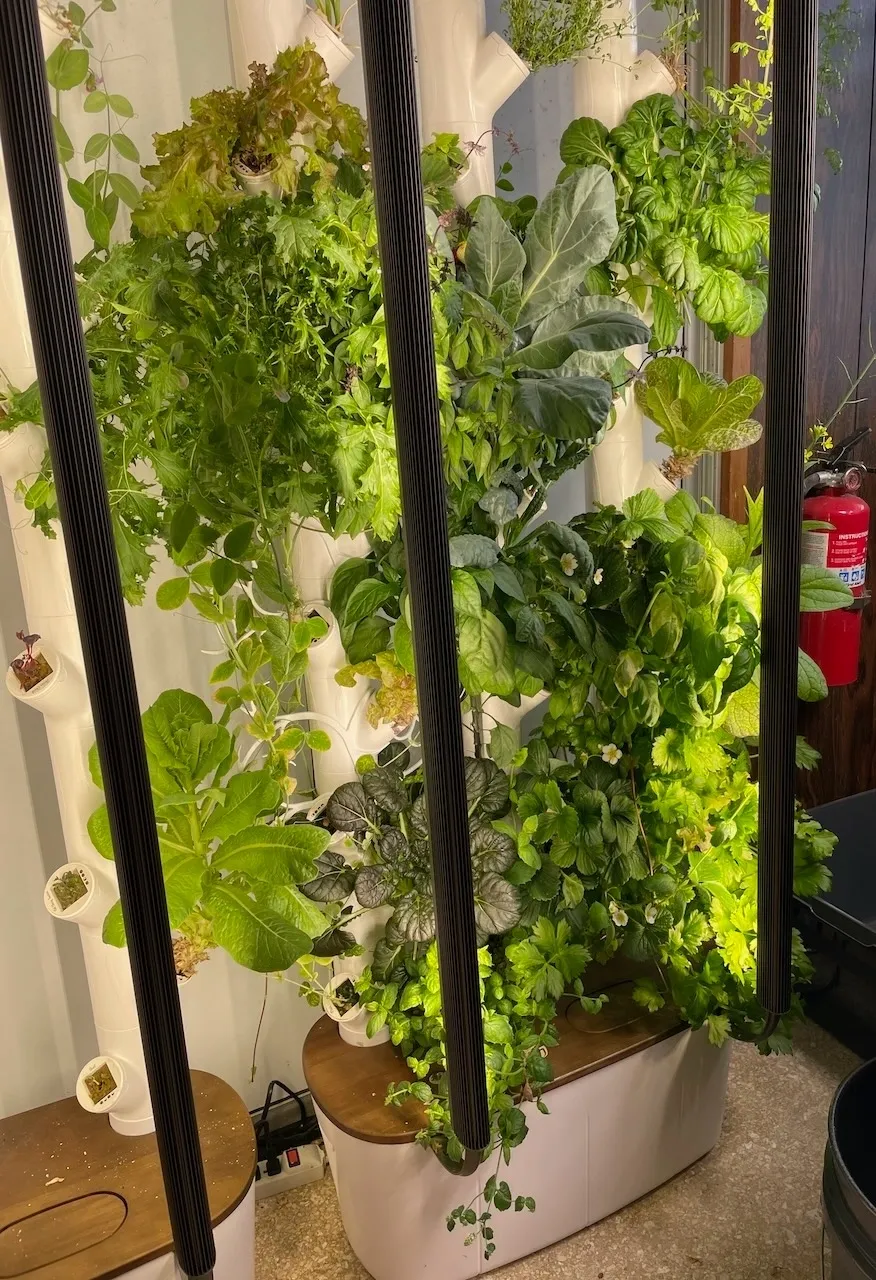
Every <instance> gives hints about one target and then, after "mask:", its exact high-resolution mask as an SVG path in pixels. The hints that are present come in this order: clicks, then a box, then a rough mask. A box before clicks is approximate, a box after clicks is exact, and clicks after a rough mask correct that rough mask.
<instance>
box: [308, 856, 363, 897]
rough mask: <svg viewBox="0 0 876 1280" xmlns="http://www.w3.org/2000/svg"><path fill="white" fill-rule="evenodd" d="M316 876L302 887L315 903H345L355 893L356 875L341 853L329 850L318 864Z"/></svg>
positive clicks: (320, 858) (319, 859)
mask: <svg viewBox="0 0 876 1280" xmlns="http://www.w3.org/2000/svg"><path fill="white" fill-rule="evenodd" d="M316 872H317V874H316V876H315V878H314V879H313V880H309V881H308V882H307V883H306V884H304V885H302V886H301V892H302V893H304V894H306V895H307V897H308V898H311V899H312V900H313V901H314V902H345V901H346V900H347V898H349V896H350V894H351V893H352V892H353V887H354V885H355V883H356V873H355V871H354V870H353V868H352V867H351V866H349V865H348V864H347V862H346V861H345V860H344V858H343V857H342V856H341V854H339V853H335V852H334V851H333V850H331V849H328V850H326V852H325V853H324V854H322V855H321V856H320V857H319V858H318V859H317V862H316Z"/></svg>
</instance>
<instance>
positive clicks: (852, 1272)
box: [822, 1060, 876, 1280]
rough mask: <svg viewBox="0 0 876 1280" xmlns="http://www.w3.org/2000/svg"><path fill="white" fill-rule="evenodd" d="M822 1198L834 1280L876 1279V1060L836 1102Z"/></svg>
mask: <svg viewBox="0 0 876 1280" xmlns="http://www.w3.org/2000/svg"><path fill="white" fill-rule="evenodd" d="M822 1197H823V1199H822V1204H823V1210H824V1224H825V1229H826V1231H827V1234H828V1238H829V1240H830V1245H831V1257H832V1262H833V1265H832V1270H831V1280H876V1060H874V1061H873V1062H866V1063H864V1065H863V1066H862V1067H858V1069H857V1071H854V1072H853V1073H852V1074H851V1075H850V1076H849V1078H848V1079H847V1080H845V1081H844V1082H843V1084H841V1085H840V1087H839V1089H838V1090H837V1093H836V1097H835V1098H834V1100H833V1103H832V1104H831V1108H830V1116H829V1118H828V1132H827V1151H826V1152H825V1156H824V1179H823V1183H822Z"/></svg>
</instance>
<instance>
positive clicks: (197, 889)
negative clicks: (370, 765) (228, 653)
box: [88, 689, 332, 973]
mask: <svg viewBox="0 0 876 1280" xmlns="http://www.w3.org/2000/svg"><path fill="white" fill-rule="evenodd" d="M225 719H226V718H223V720H220V721H216V720H214V718H213V716H212V714H211V712H210V710H209V708H208V707H207V706H206V704H205V703H204V702H202V701H201V699H200V698H198V697H196V696H195V695H194V694H191V693H186V692H185V691H184V690H182V689H171V690H168V691H167V692H166V693H163V694H161V696H160V697H159V698H158V699H157V701H156V702H154V703H153V705H152V706H151V707H150V708H149V709H148V711H146V712H144V714H143V736H144V739H145V742H146V755H147V762H148V765H149V777H150V781H151V784H152V796H153V800H154V803H155V812H156V821H157V823H158V840H159V846H160V849H161V862H162V869H163V871H164V886H165V892H166V894H167V905H168V913H169V918H170V926H171V928H172V929H174V930H176V931H177V933H178V942H177V950H178V953H179V954H181V955H182V956H184V957H185V964H186V967H187V969H188V970H189V971H190V970H191V968H192V967H193V959H194V963H195V964H196V963H197V961H198V960H200V959H203V958H204V957H206V955H207V954H208V952H209V950H210V949H211V948H212V947H217V946H218V947H222V948H224V950H226V951H227V952H228V954H229V955H230V956H231V958H232V959H233V960H235V961H236V962H237V963H238V964H241V965H243V966H244V967H245V968H247V969H254V970H255V971H256V972H257V973H273V972H278V971H282V970H284V969H288V968H289V967H290V966H291V965H292V964H294V963H295V961H296V960H298V959H300V958H301V957H302V956H305V955H308V954H310V953H312V952H313V949H314V946H315V945H316V942H317V940H318V939H320V938H321V937H323V935H325V934H328V933H329V932H330V930H331V927H332V914H330V913H331V912H332V909H331V908H328V909H327V911H323V910H321V909H320V908H318V907H317V906H316V905H315V904H314V902H313V901H312V900H311V899H310V898H308V897H307V896H305V894H304V893H303V892H302V886H303V885H305V884H306V883H307V882H308V881H310V880H312V879H313V878H314V876H315V875H316V869H317V860H318V859H319V857H320V856H321V855H322V854H323V853H324V851H325V850H326V848H327V846H328V844H329V841H330V839H331V836H330V834H329V832H328V831H325V830H323V829H322V828H320V827H316V826H312V825H311V824H309V823H305V822H293V823H291V824H289V825H286V824H285V823H284V821H283V790H282V788H281V786H280V785H279V783H278V782H277V780H276V779H275V778H273V777H272V776H271V774H270V773H269V772H268V771H267V770H266V769H246V770H243V771H240V769H239V761H238V747H237V741H236V735H235V733H233V732H232V731H231V730H229V728H228V727H227V724H226V723H224V720H225ZM89 764H90V768H91V774H92V777H93V779H94V781H95V782H96V783H97V785H98V786H102V779H101V774H100V766H99V763H98V759H97V751H96V749H95V748H92V751H91V754H90V756H89ZM236 770H237V771H236ZM88 831H89V834H90V836H91V840H92V843H93V844H94V846H95V848H96V849H97V851H98V853H100V854H101V855H102V856H103V857H105V858H113V856H114V854H113V846H112V841H111V839H110V830H109V818H108V815H107V809H106V805H105V804H104V805H101V806H100V807H99V808H98V809H96V810H95V812H94V813H93V814H92V815H91V818H90V819H89V822H88ZM103 939H104V942H106V943H108V944H109V945H111V946H116V947H122V946H124V945H125V926H124V921H123V918H122V911H121V905H120V904H119V903H116V904H115V906H113V907H112V908H111V909H110V911H109V914H108V915H107V917H106V920H105V921H104V926H103ZM193 952H194V957H193V954H192V953H193Z"/></svg>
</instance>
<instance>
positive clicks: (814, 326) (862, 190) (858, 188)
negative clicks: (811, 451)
mask: <svg viewBox="0 0 876 1280" xmlns="http://www.w3.org/2000/svg"><path fill="white" fill-rule="evenodd" d="M834 2H835V0H823V6H824V7H825V8H833V7H834ZM732 3H733V7H734V10H735V14H734V21H735V22H737V23H741V24H742V27H741V30H742V33H743V38H744V33H745V23H746V22H747V19H748V10H747V9H746V8H745V7H744V4H742V2H741V0H732ZM852 7H853V9H854V10H855V11H856V14H857V18H856V21H857V25H858V30H859V33H860V38H861V42H860V47H859V49H858V51H857V53H856V54H855V56H854V59H853V61H852V64H851V66H850V68H849V71H848V75H847V79H846V85H845V89H844V91H843V92H842V94H840V95H838V96H837V97H836V98H835V105H836V109H837V115H838V122H834V121H830V120H823V121H821V122H820V126H819V159H818V182H819V185H820V187H821V200H820V203H819V207H818V212H817V215H816V223H815V258H814V264H813V293H812V313H811V320H810V327H811V336H810V345H809V352H810V370H809V386H808V394H807V415H808V420H809V422H810V423H814V422H819V421H822V422H823V421H826V420H827V419H828V418H830V416H831V415H832V414H833V412H834V410H835V409H836V407H837V405H838V404H839V402H840V400H841V399H842V397H843V395H844V394H845V392H846V390H847V389H848V385H849V380H848V376H847V373H846V369H847V370H849V371H850V372H851V374H852V376H853V377H854V376H855V374H856V372H857V370H858V369H859V368H861V367H862V366H863V364H864V363H865V362H866V360H867V359H868V357H869V355H870V329H871V325H872V332H873V341H874V345H876V134H874V127H876V94H874V84H876V0H853V3H852ZM739 29H740V28H739V27H737V30H739ZM831 147H832V148H836V150H837V151H839V153H840V154H841V155H842V157H843V168H842V171H841V173H839V174H838V175H837V174H834V173H833V172H832V171H831V168H830V165H829V163H828V161H827V159H826V157H825V156H824V154H823V153H824V151H825V150H826V149H827V148H831ZM749 363H750V368H751V371H752V372H754V373H756V374H758V375H759V376H760V377H761V378H764V377H765V373H766V325H764V327H763V328H762V329H761V331H760V333H758V334H757V335H756V336H755V338H754V339H753V340H752V341H751V343H750V344H748V343H728V344H727V349H726V364H727V368H726V373H727V375H728V376H731V375H732V376H734V377H735V376H738V375H739V373H741V372H745V371H746V365H747V364H749ZM844 365H845V368H844V367H843V366H844ZM859 394H860V396H862V397H864V399H863V402H862V403H860V404H853V405H850V406H849V407H848V408H847V409H846V410H845V411H844V412H843V414H842V415H841V416H840V418H838V419H837V421H836V422H835V423H834V426H833V428H832V432H833V436H834V439H835V440H838V439H842V438H843V437H845V436H848V435H851V434H852V432H854V431H855V430H857V429H858V428H860V427H863V426H866V425H870V426H871V427H872V428H873V433H874V434H873V436H871V438H870V439H869V441H867V442H866V443H865V445H864V446H863V447H862V449H861V450H860V451H859V453H858V455H857V456H858V457H859V458H860V459H861V460H863V461H865V462H866V463H867V464H868V465H869V466H870V467H872V468H874V471H876V372H874V376H872V377H871V378H870V379H868V382H867V383H866V384H865V385H864V387H863V388H862V389H861V392H860V393H859ZM789 447H790V446H789ZM724 463H725V467H724V485H723V491H722V505H723V507H724V510H725V511H726V512H727V514H729V515H732V516H734V518H736V519H741V518H742V517H743V512H744V499H743V494H742V487H743V485H746V486H747V487H748V488H749V489H750V490H751V491H752V492H755V493H756V492H757V491H758V489H760V487H761V485H762V482H763V468H762V457H761V451H760V449H759V448H754V449H750V450H749V451H748V452H747V454H746V455H741V456H740V455H735V456H734V455H729V456H727V457H725V459H724ZM864 497H865V499H866V500H867V501H868V502H869V503H870V505H871V507H874V509H876V474H874V475H871V476H869V477H868V480H867V486H866V489H865V492H864ZM874 525H876V522H874ZM873 533H874V534H876V527H874V529H873ZM869 573H870V578H869V583H870V586H871V589H873V588H874V586H876V537H874V536H872V535H871V543H870V570H869ZM800 732H801V733H804V734H805V735H806V737H807V738H808V740H809V741H810V742H811V743H812V744H813V746H815V747H817V748H818V749H819V750H820V751H821V753H822V757H823V759H822V764H821V766H820V768H819V769H818V770H817V771H816V772H815V773H813V774H811V775H804V776H803V777H801V795H802V796H803V797H804V798H805V800H806V801H807V803H809V804H817V803H823V802H825V801H828V800H834V799H837V798H839V797H841V796H847V795H854V794H856V793H857V792H860V791H868V790H871V789H874V788H876V604H874V605H871V606H870V608H869V609H868V610H867V612H866V613H865V615H864V632H863V644H862V661H861V674H860V679H859V681H858V683H857V684H855V685H851V686H849V687H848V688H845V689H835V690H832V691H831V693H830V694H829V696H828V698H827V700H826V701H824V702H821V703H818V704H817V705H815V706H805V705H804V704H802V703H801V704H800Z"/></svg>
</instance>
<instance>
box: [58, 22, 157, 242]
mask: <svg viewBox="0 0 876 1280" xmlns="http://www.w3.org/2000/svg"><path fill="white" fill-rule="evenodd" d="M115 8H116V4H115V0H99V3H97V4H95V5H94V6H93V8H91V10H90V11H89V12H88V13H86V11H85V9H83V7H82V5H80V4H77V3H75V0H74V3H71V4H59V5H55V4H51V5H46V6H45V11H46V13H47V14H48V16H49V17H50V18H51V20H52V23H53V25H54V26H56V27H57V28H59V29H60V30H62V31H64V32H65V34H64V35H63V37H62V38H61V40H60V41H59V42H58V44H56V45H55V47H54V48H53V49H52V50H51V52H50V53H49V55H48V57H47V58H46V79H47V80H48V82H49V88H50V89H51V91H52V96H53V102H52V125H53V128H54V132H55V146H56V148H57V152H58V160H59V162H60V165H61V168H62V169H63V171H64V178H65V180H66V183H67V191H68V194H69V196H70V199H71V200H72V201H73V202H74V204H76V205H78V207H79V208H80V209H81V210H82V213H83V215H84V218H85V226H86V229H87V231H88V234H89V235H90V236H91V239H92V241H93V242H94V247H95V249H97V250H106V249H108V248H109V243H110V235H111V233H112V229H113V227H114V226H115V223H116V219H117V217H118V213H119V208H120V204H122V205H127V206H128V207H129V208H134V206H135V205H136V204H137V202H138V200H139V198H140V193H139V190H138V189H137V187H136V186H135V184H134V183H133V182H132V181H131V179H130V177H129V176H128V174H127V173H125V172H124V171H123V170H121V169H119V168H118V167H117V166H118V162H119V160H127V161H129V162H132V163H134V164H137V163H138V162H139V160H140V154H139V152H138V150H137V147H136V146H135V144H134V142H133V141H132V140H131V138H130V137H129V136H128V133H127V127H128V123H129V121H130V120H131V119H132V118H133V116H134V108H133V106H132V105H131V103H130V101H129V100H128V99H127V98H126V97H125V96H124V94H121V93H111V92H110V90H109V87H108V85H107V81H106V59H105V58H100V57H98V56H97V55H96V53H95V51H94V42H93V40H92V39H91V35H90V34H89V30H88V28H89V24H90V23H91V22H92V21H93V19H94V17H95V15H96V14H98V13H101V12H103V13H112V12H113V11H114V10H115ZM83 93H84V97H83V96H82V95H83ZM62 94H63V95H64V98H63V99H62ZM68 96H69V97H73V96H75V97H77V98H81V107H82V110H83V111H84V112H85V113H86V114H88V115H90V116H94V117H95V120H96V122H98V123H99V124H100V128H98V129H97V130H96V132H94V133H92V135H91V137H90V138H89V139H88V141H87V142H86V144H85V150H84V152H83V154H82V155H81V156H79V155H78V154H77V152H76V149H75V147H74V146H73V143H72V141H71V138H70V134H69V131H68V129H67V126H66V125H65V124H64V113H63V110H62V103H63V101H64V100H65V99H66V98H68Z"/></svg>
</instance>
